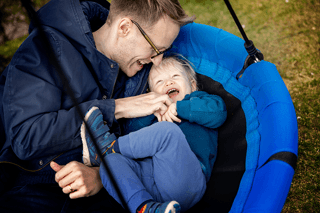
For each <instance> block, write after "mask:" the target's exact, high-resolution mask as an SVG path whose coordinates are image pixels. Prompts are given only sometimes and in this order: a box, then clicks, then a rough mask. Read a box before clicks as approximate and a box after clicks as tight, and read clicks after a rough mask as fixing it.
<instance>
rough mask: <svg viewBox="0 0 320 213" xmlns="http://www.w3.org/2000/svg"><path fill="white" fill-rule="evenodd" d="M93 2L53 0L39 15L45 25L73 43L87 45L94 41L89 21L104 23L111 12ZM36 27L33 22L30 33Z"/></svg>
mask: <svg viewBox="0 0 320 213" xmlns="http://www.w3.org/2000/svg"><path fill="white" fill-rule="evenodd" d="M91 3H92V4H88V3H86V2H84V3H82V4H80V2H79V0H51V1H50V2H48V3H47V4H46V5H44V6H43V7H42V8H41V9H40V10H39V11H38V12H37V15H38V18H39V20H40V23H41V25H42V26H43V27H45V26H47V27H51V28H53V29H55V30H56V31H58V32H60V33H62V34H63V35H64V36H66V37H67V38H68V39H70V40H71V42H72V43H75V44H79V45H81V44H82V45H84V46H86V45H87V42H90V43H91V44H92V41H93V40H92V41H90V37H92V33H91V27H90V24H89V22H90V21H97V20H99V21H98V23H100V24H101V25H102V24H103V23H104V22H105V20H106V19H107V16H108V14H109V11H108V10H107V9H106V8H104V7H102V6H101V5H99V4H97V3H94V2H91ZM96 28H97V27H96ZM34 29H35V24H34V22H31V24H30V27H29V33H30V32H31V31H33V30H34ZM95 30H96V29H95ZM88 37H89V39H88ZM93 46H94V43H93Z"/></svg>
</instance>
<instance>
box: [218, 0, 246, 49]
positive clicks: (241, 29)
mask: <svg viewBox="0 0 320 213" xmlns="http://www.w3.org/2000/svg"><path fill="white" fill-rule="evenodd" d="M224 2H225V3H226V5H227V7H228V9H229V12H230V13H231V15H232V18H233V20H234V22H236V25H237V27H238V29H239V31H240V33H241V35H242V37H243V39H244V41H245V42H246V44H248V45H249V44H250V42H249V39H248V37H247V35H246V33H245V32H244V30H243V28H242V25H241V24H240V21H239V19H238V17H237V15H236V13H235V12H234V10H233V8H232V6H231V4H230V2H229V0H224Z"/></svg>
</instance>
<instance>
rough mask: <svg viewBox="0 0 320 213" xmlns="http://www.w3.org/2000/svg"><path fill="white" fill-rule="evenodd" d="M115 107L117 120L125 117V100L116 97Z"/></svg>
mask: <svg viewBox="0 0 320 213" xmlns="http://www.w3.org/2000/svg"><path fill="white" fill-rule="evenodd" d="M114 102H115V108H114V117H115V118H116V120H119V119H120V118H123V117H124V115H123V111H124V110H123V100H122V99H121V98H120V99H115V100H114Z"/></svg>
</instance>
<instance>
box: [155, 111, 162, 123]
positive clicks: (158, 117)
mask: <svg viewBox="0 0 320 213" xmlns="http://www.w3.org/2000/svg"><path fill="white" fill-rule="evenodd" d="M154 115H155V116H156V117H157V119H158V122H161V121H162V120H161V115H160V114H159V112H155V113H154Z"/></svg>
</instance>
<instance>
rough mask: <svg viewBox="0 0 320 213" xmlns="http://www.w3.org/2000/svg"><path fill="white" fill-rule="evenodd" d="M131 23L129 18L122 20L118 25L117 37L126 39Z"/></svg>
mask: <svg viewBox="0 0 320 213" xmlns="http://www.w3.org/2000/svg"><path fill="white" fill-rule="evenodd" d="M132 25H133V23H132V21H131V20H130V19H129V18H122V19H121V20H120V22H119V25H118V35H119V37H126V36H127V35H128V34H129V33H130V31H131V29H132Z"/></svg>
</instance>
